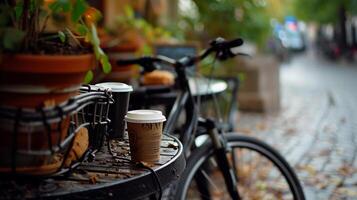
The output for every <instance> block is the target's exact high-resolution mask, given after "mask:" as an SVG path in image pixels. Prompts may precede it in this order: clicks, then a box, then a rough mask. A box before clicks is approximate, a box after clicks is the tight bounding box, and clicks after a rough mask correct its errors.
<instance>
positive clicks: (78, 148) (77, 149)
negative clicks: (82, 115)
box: [64, 127, 89, 167]
mask: <svg viewBox="0 0 357 200" xmlns="http://www.w3.org/2000/svg"><path fill="white" fill-rule="evenodd" d="M88 146H89V136H88V129H87V128H85V127H82V128H80V129H79V130H78V133H77V134H76V136H74V140H73V146H72V148H71V150H70V151H69V153H68V156H67V159H66V161H65V163H64V166H65V167H69V166H70V165H71V163H72V162H73V161H76V160H78V159H79V158H81V157H82V156H83V154H84V153H85V152H86V150H87V149H88Z"/></svg>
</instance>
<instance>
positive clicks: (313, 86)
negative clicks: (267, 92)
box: [237, 51, 357, 199]
mask: <svg viewBox="0 0 357 200" xmlns="http://www.w3.org/2000/svg"><path fill="white" fill-rule="evenodd" d="M356 77H357V68H356V66H355V64H351V63H348V62H345V61H339V62H331V61H328V60H326V59H323V58H321V57H319V56H317V55H316V53H314V52H312V51H309V52H306V53H303V54H300V55H297V56H295V57H294V58H292V59H291V61H290V62H289V63H286V64H282V66H281V68H280V85H281V110H280V112H278V113H275V114H261V113H247V112H242V113H241V114H240V118H239V121H238V125H237V126H238V127H239V128H238V129H239V130H240V131H241V132H243V133H245V134H250V135H255V136H259V137H261V138H262V139H263V140H265V141H267V142H268V143H269V144H272V145H273V146H275V147H276V148H277V149H279V150H280V152H281V153H282V154H283V155H284V156H285V157H286V158H287V160H288V161H289V162H290V164H291V165H292V166H294V168H295V169H296V170H297V172H298V175H299V178H300V179H301V180H302V181H303V183H304V189H305V193H306V196H307V199H356V198H357V159H356V154H357V135H356V134H357V133H356V132H357V94H356V92H355V91H356V88H355V87H356V86H357V79H356Z"/></svg>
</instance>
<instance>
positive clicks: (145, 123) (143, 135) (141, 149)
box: [125, 110, 166, 163]
mask: <svg viewBox="0 0 357 200" xmlns="http://www.w3.org/2000/svg"><path fill="white" fill-rule="evenodd" d="M165 120H166V118H165V116H164V115H162V113H161V111H157V110H132V111H129V112H128V113H127V114H126V116H125V121H126V122H127V127H128V135H129V143H130V155H131V160H132V161H135V162H139V161H144V162H148V163H155V162H157V161H159V160H160V143H161V136H162V127H163V122H164V121H165Z"/></svg>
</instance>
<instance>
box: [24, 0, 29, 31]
mask: <svg viewBox="0 0 357 200" xmlns="http://www.w3.org/2000/svg"><path fill="white" fill-rule="evenodd" d="M30 3H31V2H30V0H24V9H23V13H22V30H24V31H26V28H27V19H28V14H29V9H30Z"/></svg>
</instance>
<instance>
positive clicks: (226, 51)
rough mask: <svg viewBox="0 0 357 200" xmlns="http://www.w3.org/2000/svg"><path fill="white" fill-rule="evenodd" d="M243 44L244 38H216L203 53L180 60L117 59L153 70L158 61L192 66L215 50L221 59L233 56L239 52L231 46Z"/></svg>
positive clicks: (119, 63) (163, 58) (124, 63)
mask: <svg viewBox="0 0 357 200" xmlns="http://www.w3.org/2000/svg"><path fill="white" fill-rule="evenodd" d="M242 44H243V40H242V39H240V38H238V39H234V40H230V41H227V40H225V39H223V38H220V37H219V38H216V39H215V40H212V41H211V42H210V47H209V48H208V49H206V50H204V52H203V53H202V54H201V55H198V56H186V57H183V58H181V59H179V60H174V59H171V58H168V57H166V56H161V55H158V56H155V57H150V56H146V57H141V58H134V59H121V60H117V65H131V64H138V65H141V66H142V67H143V68H144V70H145V71H147V72H151V71H154V70H155V69H157V67H156V66H155V64H156V63H165V64H169V65H172V66H174V67H188V66H191V65H193V64H195V63H197V62H199V61H200V60H203V59H204V58H206V57H207V56H208V55H209V54H211V53H213V52H215V53H216V58H217V59H219V60H226V59H228V58H232V57H234V56H236V55H238V54H234V53H233V52H232V51H231V48H234V47H238V46H241V45H242Z"/></svg>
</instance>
